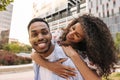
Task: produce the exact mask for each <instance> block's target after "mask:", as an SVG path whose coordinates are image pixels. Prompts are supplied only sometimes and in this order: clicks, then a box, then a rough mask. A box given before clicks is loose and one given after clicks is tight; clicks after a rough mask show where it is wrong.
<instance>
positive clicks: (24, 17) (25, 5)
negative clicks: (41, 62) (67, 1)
mask: <svg viewBox="0 0 120 80" xmlns="http://www.w3.org/2000/svg"><path fill="white" fill-rule="evenodd" d="M33 1H34V0H14V3H13V5H14V6H13V14H12V22H11V29H10V36H9V37H10V38H14V39H18V41H19V42H21V43H25V44H30V43H29V38H28V31H27V25H28V23H29V21H30V20H31V19H32V11H33V8H32V7H33ZM39 1H40V2H41V3H40V4H42V3H44V2H50V1H54V0H39Z"/></svg>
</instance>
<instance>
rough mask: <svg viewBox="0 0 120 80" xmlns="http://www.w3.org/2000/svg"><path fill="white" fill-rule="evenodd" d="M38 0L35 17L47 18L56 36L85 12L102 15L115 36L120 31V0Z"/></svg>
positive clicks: (35, 5) (34, 7) (35, 6)
mask: <svg viewBox="0 0 120 80" xmlns="http://www.w3.org/2000/svg"><path fill="white" fill-rule="evenodd" d="M36 1H37V2H36ZM36 1H35V3H34V4H33V9H34V16H33V17H42V18H44V19H46V20H47V21H48V22H49V24H50V29H51V32H52V34H53V37H55V38H56V35H59V31H60V29H61V28H65V27H66V26H67V25H68V23H69V22H70V21H71V20H72V19H74V18H75V17H77V16H78V15H81V14H84V13H90V14H93V15H94V16H97V17H100V18H101V19H102V20H103V21H104V22H105V23H106V24H107V25H108V27H109V29H110V31H111V33H112V35H113V37H115V36H116V33H117V32H120V5H119V4H120V0H59V1H58V0H53V1H52V2H44V3H42V5H39V4H37V3H39V0H36Z"/></svg>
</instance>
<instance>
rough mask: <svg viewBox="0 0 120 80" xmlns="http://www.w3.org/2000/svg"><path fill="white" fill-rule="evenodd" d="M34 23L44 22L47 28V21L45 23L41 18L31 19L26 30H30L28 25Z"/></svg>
mask: <svg viewBox="0 0 120 80" xmlns="http://www.w3.org/2000/svg"><path fill="white" fill-rule="evenodd" d="M34 22H44V23H45V24H47V26H48V28H49V24H48V23H47V21H45V20H44V19H43V18H33V19H32V20H31V21H30V22H29V24H28V30H29V28H30V25H31V24H32V23H34Z"/></svg>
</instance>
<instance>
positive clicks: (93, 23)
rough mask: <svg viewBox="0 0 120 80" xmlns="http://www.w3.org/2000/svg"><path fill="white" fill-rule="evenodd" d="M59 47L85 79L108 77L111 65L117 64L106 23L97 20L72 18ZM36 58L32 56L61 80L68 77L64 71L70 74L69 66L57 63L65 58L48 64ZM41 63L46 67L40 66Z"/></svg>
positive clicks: (90, 17)
mask: <svg viewBox="0 0 120 80" xmlns="http://www.w3.org/2000/svg"><path fill="white" fill-rule="evenodd" d="M61 45H62V47H63V49H64V51H65V52H66V54H67V55H68V56H69V57H70V58H71V59H72V60H73V62H74V63H75V65H76V66H77V68H78V70H79V71H80V72H81V74H82V75H83V77H84V79H85V80H99V79H100V77H99V76H105V77H107V76H108V75H109V74H110V73H111V69H114V68H113V66H114V64H115V63H116V57H115V47H114V42H113V39H112V36H111V34H110V31H109V29H108V27H107V26H106V24H105V23H104V22H103V21H102V20H100V19H99V18H97V17H94V16H91V15H82V16H79V17H78V18H76V19H74V20H73V21H72V22H71V23H70V24H69V25H68V27H67V28H66V29H65V30H64V33H63V35H62V36H61ZM78 54H80V57H79V55H78ZM37 56H38V55H37V54H36V55H35V53H34V54H32V58H33V60H35V61H36V62H37V63H38V64H40V65H41V66H44V67H46V68H48V69H50V70H51V71H53V72H55V73H56V74H58V75H60V76H61V77H65V78H66V77H69V76H71V75H70V74H63V73H64V71H66V70H70V71H72V69H71V68H70V67H67V66H63V65H61V64H60V63H62V62H64V61H65V59H62V60H59V61H57V62H54V63H50V62H47V61H45V60H42V58H39V59H41V60H38V58H37ZM35 58H37V59H35ZM83 60H84V61H83ZM42 61H44V62H46V64H43V62H42ZM85 63H87V65H88V66H89V68H90V69H92V70H94V71H95V72H96V73H97V74H98V76H97V75H96V74H94V72H93V71H92V70H90V69H89V68H88V67H87V66H86V64H85ZM51 64H52V65H51ZM53 64H54V66H53ZM46 65H47V66H46ZM55 65H56V66H55ZM86 72H87V73H86ZM88 74H89V75H88ZM72 75H74V74H72Z"/></svg>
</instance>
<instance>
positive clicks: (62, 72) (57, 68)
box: [31, 52, 76, 79]
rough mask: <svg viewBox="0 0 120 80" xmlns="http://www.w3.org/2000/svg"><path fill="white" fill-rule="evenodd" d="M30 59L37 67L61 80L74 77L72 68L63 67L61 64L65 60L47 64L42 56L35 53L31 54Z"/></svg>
mask: <svg viewBox="0 0 120 80" xmlns="http://www.w3.org/2000/svg"><path fill="white" fill-rule="evenodd" d="M31 57H32V59H33V60H34V61H35V62H36V63H37V64H38V65H40V66H42V67H45V68H47V69H49V70H50V71H52V72H54V73H55V74H57V75H59V76H61V77H63V78H66V79H67V78H68V77H70V76H75V75H76V74H75V69H74V68H71V67H69V66H65V65H63V64H62V63H63V62H65V61H66V60H67V59H66V58H62V59H60V60H57V61H55V62H49V61H47V60H46V59H44V58H43V57H42V56H40V55H39V54H37V53H36V52H34V53H32V54H31Z"/></svg>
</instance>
